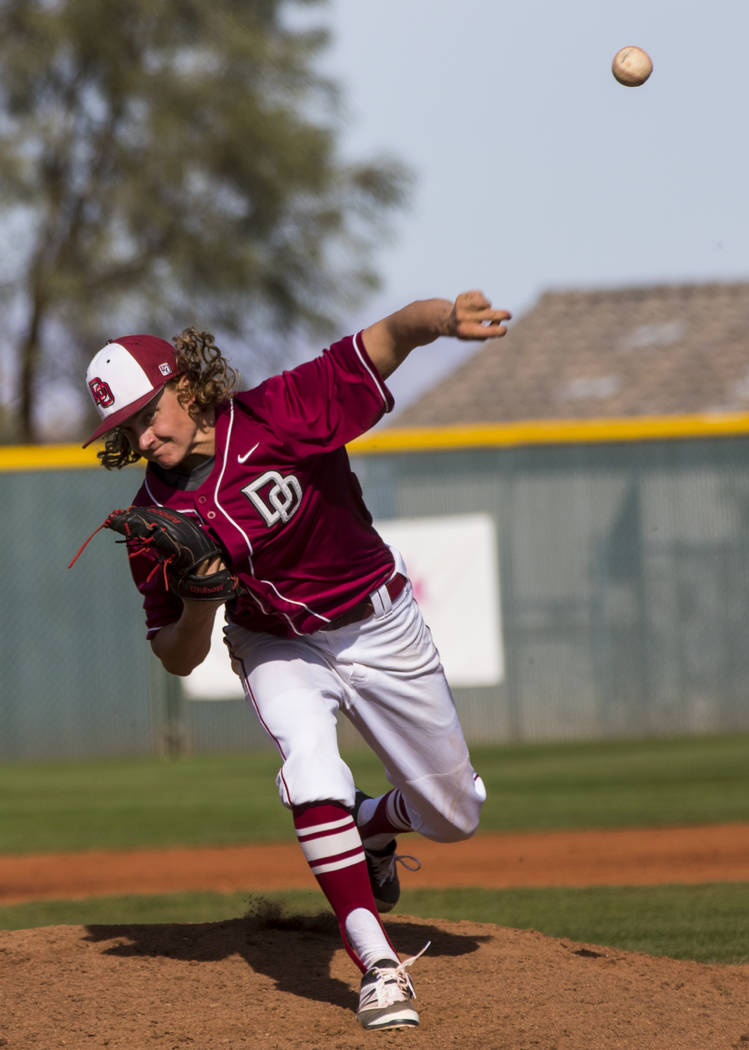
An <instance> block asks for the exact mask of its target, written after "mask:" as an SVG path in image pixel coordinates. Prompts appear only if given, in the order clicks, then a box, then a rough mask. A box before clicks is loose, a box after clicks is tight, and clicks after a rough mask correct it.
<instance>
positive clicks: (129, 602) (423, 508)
mask: <svg viewBox="0 0 749 1050" xmlns="http://www.w3.org/2000/svg"><path fill="white" fill-rule="evenodd" d="M350 454H351V458H352V464H353V467H354V469H355V471H356V473H357V474H358V476H359V478H360V480H361V482H362V485H363V488H364V491H365V495H366V499H367V502H368V504H369V506H370V508H371V510H372V512H373V514H374V516H375V519H376V520H379V519H383V520H387V521H391V522H399V521H418V522H422V523H423V522H424V521H429V520H433V523H437V524H438V523H439V522H440V520H442V519H443V518H444V519H445V520H447V519H448V518H449V519H451V520H453V521H454V520H455V518H456V516H457V517H460V516H461V515H465V516H466V517H473V518H475V517H476V516H477V515H480V516H483V517H484V518H485V519H486V520H488V521H490V522H491V523H492V533H491V535H492V536H493V537H494V540H493V542H494V543H495V546H496V549H495V550H494V551H493V554H494V558H493V559H492V560H491V561H490V562H487V564H488V565H489V566H490V569H488V570H487V572H489V573H490V575H491V576H492V578H491V579H490V580H488V581H487V579H486V573H485V572H484V571H483V570H482V569H481V564H480V563H479V564H478V565H477V563H476V562H475V559H472V558H471V557H470V554H471V553H472V552H470V551H468V550H466V549H463V550H461V549H460V544H457V545H456V546H455V548H454V549H451V550H450V551H449V554H448V556H447V557H446V558H445V559H444V561H445V563H446V564H447V565H448V566H449V567H450V570H451V571H452V573H453V578H454V580H455V588H454V593H455V594H456V595H459V596H460V597H459V600H458V599H456V605H458V606H459V607H458V608H456V610H455V612H456V614H458V617H459V615H460V613H461V609H465V610H466V611H467V610H468V607H469V606H470V594H471V590H472V587H475V589H476V593H477V594H478V593H479V591H481V590H483V591H485V590H486V585H487V582H488V583H489V585H490V590H491V591H492V592H493V593H494V594H496V597H497V602H498V607H499V611H500V614H501V615H500V616H499V617H498V619H497V621H496V625H494V621H492V631H493V632H495V633H496V637H495V638H491V637H490V638H489V639H488V640H487V638H486V637H485V636H484V635H480V634H476V635H475V638H476V639H478V640H476V641H474V642H471V640H470V639H464V640H463V642H462V643H460V644H462V645H463V646H464V647H465V649H466V650H467V662H468V663H469V664H470V662H471V659H472V658H473V657H474V655H475V659H476V662H477V664H478V663H481V661H482V659H483V657H484V656H485V655H486V652H485V650H486V649H488V648H492V647H494V648H496V650H497V652H499V653H500V654H501V660H500V661H498V662H496V661H495V664H496V666H497V667H498V668H499V670H498V671H496V673H494V672H493V674H494V677H493V679H492V678H491V675H489V678H490V679H491V680H487V681H482V682H481V683H480V684H473V685H471V684H460V683H458V684H455V685H454V692H455V697H456V703H457V704H458V707H459V709H460V712H461V717H462V720H463V724H464V727H465V730H466V735H467V736H468V738H469V741H472V742H478V741H481V742H505V741H513V740H525V741H527V740H542V739H543V740H550V739H561V738H605V737H617V736H625V735H627V736H648V735H661V736H662V735H677V734H704V733H718V732H720V733H724V732H731V731H734V730H737V731H738V730H742V731H745V730H747V729H749V704H747V693H748V692H749V645H748V644H747V639H746V632H747V624H748V623H749V418H747V417H736V418H730V417H721V418H720V419H707V418H706V419H694V418H690V419H676V418H673V419H666V420H647V419H643V420H626V421H616V420H614V421H591V422H589V423H564V422H562V423H558V424H554V423H543V424H541V423H539V424H518V425H515V426H513V425H507V426H496V427H495V426H487V427H471V428H451V429H450V430H418V431H417V430H410V431H409V430H400V431H388V430H382V431H379V432H378V431H375V432H374V433H373V434H371V435H368V436H367V437H365V438H362V439H360V440H359V441H358V442H355V443H354V444H353V445H352V446H351V448H350ZM140 474H141V468H140V467H138V466H135V467H132V468H126V469H125V470H123V471H120V472H107V471H104V470H102V469H101V468H100V467H98V465H97V464H96V461H95V458H94V454H93V453H92V452H90V451H88V452H83V451H81V450H80V449H77V448H73V447H71V446H54V447H52V446H40V447H35V448H22V447H19V448H5V449H0V498H1V499H2V511H0V549H2V551H3V573H2V596H3V600H2V603H0V661H1V666H2V672H1V673H2V703H1V704H0V757H1V758H3V759H4V760H16V759H29V758H32V759H34V758H58V757H59V758H77V757H84V756H98V755H103V756H107V755H120V754H122V755H124V754H144V753H153V752H154V751H169V752H177V751H180V750H189V751H194V752H201V751H223V750H237V749H243V748H253V747H256V746H258V745H260V744H261V742H262V741H263V739H264V738H263V737H262V734H261V732H260V730H259V729H258V727H257V725H256V723H255V721H254V716H252V715H251V714H250V713H249V712H248V711H247V709H246V708H245V705H244V703H243V702H242V701H241V700H239V699H232V700H223V701H221V702H217V701H216V700H214V699H213V698H204V699H188V697H187V695H186V693H185V690H184V688H183V686H182V684H181V682H180V680H179V679H175V678H173V677H172V676H170V675H167V674H166V673H165V672H164V671H163V670H162V669H161V667H160V665H159V664H158V662H157V661H156V660H155V659H154V658H153V656H152V655H151V653H150V648H149V647H148V646H147V644H145V642H144V631H143V623H142V614H141V608H140V599H139V596H138V594H137V592H135V590H134V588H133V587H132V584H131V582H130V577H129V572H128V568H127V559H126V558H125V556H124V553H123V549H122V547H119V546H117V545H115V544H114V543H113V542H112V534H111V533H106V534H105V536H99V537H97V538H96V540H95V541H93V542H92V543H91V544H90V545H89V547H88V548H87V549H86V551H85V552H84V554H83V555H82V556H81V559H80V561H79V562H78V563H77V564H76V565H75V566H74V567H73V569H71V570H68V568H67V565H68V562H69V561H70V560H71V558H72V557H73V555H74V554H75V552H76V551H77V550H78V548H79V546H80V544H81V543H82V542H83V540H84V539H85V538H86V537H87V536H88V534H89V533H90V532H91V531H92V530H93V529H94V528H95V527H96V526H97V525H98V524H99V523H100V522H101V521H102V519H103V518H104V517H105V515H106V514H107V513H108V511H109V510H110V509H112V508H113V507H117V506H123V505H126V504H127V503H128V502H130V499H131V497H132V495H133V494H134V492H135V490H136V488H137V487H138V484H139V479H140ZM466 566H468V568H467V569H466V568H465V567H466ZM443 593H444V592H443ZM449 600H450V599H449V598H447V599H443V602H442V604H445V601H447V602H449ZM436 640H437V643H438V645H439V644H440V638H439V637H437V638H436ZM463 655H464V656H465V655H466V653H464V654H463ZM495 664H490V666H495ZM464 680H466V679H463V678H461V681H464Z"/></svg>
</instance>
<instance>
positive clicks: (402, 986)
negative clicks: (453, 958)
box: [356, 943, 429, 1031]
mask: <svg viewBox="0 0 749 1050" xmlns="http://www.w3.org/2000/svg"><path fill="white" fill-rule="evenodd" d="M428 947H429V944H428V943H427V944H426V945H425V946H424V947H423V948H422V949H421V951H420V952H419V953H418V955H414V956H413V957H412V958H410V959H405V960H404V961H403V962H402V963H399V962H398V961H397V960H395V959H381V960H380V961H379V962H376V963H375V964H374V966H373V967H372V968H371V969H370V970H367V972H366V973H365V974H364V976H363V977H362V981H361V991H360V993H359V1009H358V1010H357V1011H356V1019H357V1021H358V1022H359V1024H360V1025H361V1026H362V1028H365V1029H367V1030H368V1031H377V1030H379V1029H381V1028H415V1027H416V1026H417V1025H418V1023H419V1015H418V1014H417V1012H416V1010H415V1009H414V1007H413V1000H414V999H415V998H416V993H415V992H414V986H413V983H412V981H411V978H410V977H409V976H408V974H407V973H406V967H407V966H410V965H411V963H414V962H416V960H417V959H418V958H419V955H422V954H423V953H424V952H425V951H426V950H427V948H428Z"/></svg>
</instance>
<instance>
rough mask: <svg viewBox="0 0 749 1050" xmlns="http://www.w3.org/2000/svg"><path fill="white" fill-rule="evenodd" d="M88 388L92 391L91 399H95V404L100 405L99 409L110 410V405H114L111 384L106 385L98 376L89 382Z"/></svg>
mask: <svg viewBox="0 0 749 1050" xmlns="http://www.w3.org/2000/svg"><path fill="white" fill-rule="evenodd" d="M88 386H89V390H90V391H91V397H92V398H93V399H94V404H95V405H98V406H99V408H109V406H110V405H113V404H114V394H113V393H112V389H111V387H110V385H109V383H105V382H104V380H103V379H99V378H98V376H97V377H96V378H94V379H90V380H89V383H88Z"/></svg>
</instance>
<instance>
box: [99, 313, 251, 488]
mask: <svg viewBox="0 0 749 1050" xmlns="http://www.w3.org/2000/svg"><path fill="white" fill-rule="evenodd" d="M172 342H173V343H174V349H175V356H176V359H177V366H178V368H179V369H180V375H178V376H176V377H175V378H174V379H171V380H170V381H169V382H168V383H167V384H166V385H167V387H169V388H171V389H172V390H175V389H178V390H179V392H178V395H177V396H178V399H179V401H180V404H182V405H187V403H188V402H191V403H190V404H189V407H188V411H189V413H190V415H191V416H192V417H193V419H197V418H198V417H199V416H201V415H202V414H203V412H205V411H206V410H207V409H209V408H212V407H213V406H214V405H218V404H220V403H221V402H222V401H228V399H229V398H230V397H231V395H232V394H233V393H234V391H235V390H236V389H237V385H238V382H239V376H238V374H237V372H236V371H235V370H234V369H233V368H232V367H231V365H230V364H229V363H228V361H227V360H226V358H225V357H224V355H223V354H222V353H221V351H220V350H219V348H218V347H217V346H216V344H215V342H214V338H213V336H212V335H211V333H210V332H199V331H198V330H197V328H185V329H184V331H183V332H181V333H180V334H179V335H176V336H174V337H173V338H172ZM97 457H98V459H99V461H100V463H101V464H102V466H104V467H106V469H107V470H119V469H120V468H121V467H126V466H127V465H128V464H129V463H137V461H138V460H139V459H140V458H141V456H140V453H139V452H137V451H136V450H135V449H134V448H133V447H132V445H131V444H130V442H129V441H128V439H127V436H126V434H125V433H124V431H123V429H122V427H115V428H114V430H111V431H110V432H109V433H108V434H107V436H106V438H105V440H104V448H103V450H102V451H101V452H97Z"/></svg>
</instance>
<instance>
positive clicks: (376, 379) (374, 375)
mask: <svg viewBox="0 0 749 1050" xmlns="http://www.w3.org/2000/svg"><path fill="white" fill-rule="evenodd" d="M359 334H360V333H358V332H357V334H356V335H355V336H354V350H356V354H357V357H358V358H359V360H360V361H361V364H362V368H363V369H364V370H365V371H366V372H367V374H368V375H369V376H370V377H371V379H372V382H373V383H374V385H375V386H376V387H377V389H378V391H379V394H380V397H381V398H382V400H383V401H384V403H385V407H386V408H387V403H388V401H387V397H386V396H385V385H384V382H383V379H382V376H381V375H380V374H379V373H378V372H377V371H376V369H373V368H372V367H371V366H370V364H369V362H368V361H367V359H366V357H365V355H364V354H363V353H362V348H361V347H360V346H359Z"/></svg>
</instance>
